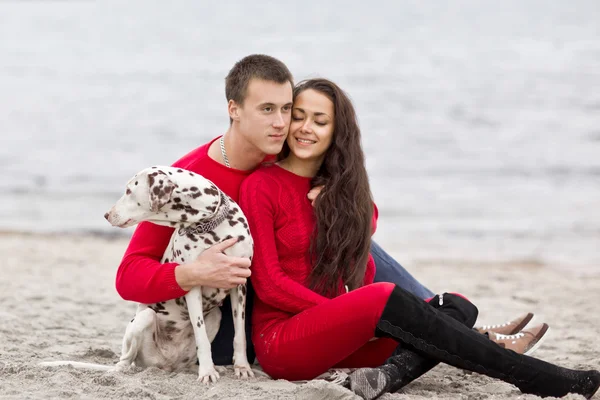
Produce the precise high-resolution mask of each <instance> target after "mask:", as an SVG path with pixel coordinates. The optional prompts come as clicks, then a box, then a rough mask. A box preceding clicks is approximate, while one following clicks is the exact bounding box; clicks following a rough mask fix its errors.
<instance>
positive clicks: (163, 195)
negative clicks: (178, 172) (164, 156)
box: [148, 171, 177, 212]
mask: <svg viewBox="0 0 600 400" xmlns="http://www.w3.org/2000/svg"><path fill="white" fill-rule="evenodd" d="M176 187H177V185H176V184H175V182H173V181H172V180H170V179H169V177H168V175H166V174H165V173H164V172H158V171H157V172H155V173H153V174H150V175H148V191H149V197H150V211H152V212H158V211H159V210H160V209H161V208H162V207H163V206H164V205H165V204H167V203H168V202H169V200H171V195H172V194H173V190H174V189H175V188H176Z"/></svg>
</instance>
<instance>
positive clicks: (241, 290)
mask: <svg viewBox="0 0 600 400" xmlns="http://www.w3.org/2000/svg"><path fill="white" fill-rule="evenodd" d="M240 292H242V294H243V295H244V296H245V295H246V285H240Z"/></svg>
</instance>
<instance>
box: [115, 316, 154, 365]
mask: <svg viewBox="0 0 600 400" xmlns="http://www.w3.org/2000/svg"><path fill="white" fill-rule="evenodd" d="M147 329H156V313H155V312H154V310H153V309H151V308H148V307H147V306H146V305H143V304H139V305H138V309H137V312H136V314H135V317H133V320H131V322H130V323H129V325H127V329H126V331H125V336H124V337H123V345H122V347H121V359H120V360H119V362H118V363H117V365H116V369H117V370H123V369H125V368H127V367H129V366H130V365H131V364H132V363H133V362H135V360H136V358H137V357H138V354H139V351H140V349H142V348H143V344H144V335H146V333H147V332H146V330H147Z"/></svg>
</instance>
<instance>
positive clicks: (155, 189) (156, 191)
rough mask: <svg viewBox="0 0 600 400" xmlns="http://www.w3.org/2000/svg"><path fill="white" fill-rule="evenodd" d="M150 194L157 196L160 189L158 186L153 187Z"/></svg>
mask: <svg viewBox="0 0 600 400" xmlns="http://www.w3.org/2000/svg"><path fill="white" fill-rule="evenodd" d="M152 193H154V194H156V195H158V194H159V193H160V188H159V187H158V186H154V189H152Z"/></svg>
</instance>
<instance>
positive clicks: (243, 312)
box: [242, 305, 246, 319]
mask: <svg viewBox="0 0 600 400" xmlns="http://www.w3.org/2000/svg"><path fill="white" fill-rule="evenodd" d="M243 307H244V308H245V307H246V305H243ZM242 319H246V311H242Z"/></svg>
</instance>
